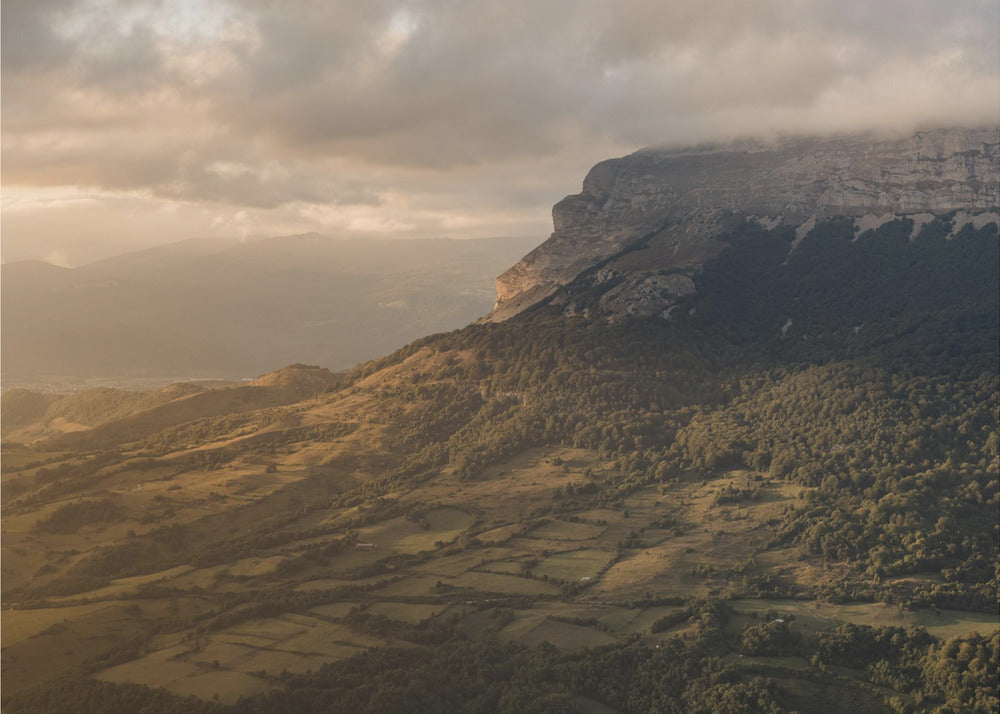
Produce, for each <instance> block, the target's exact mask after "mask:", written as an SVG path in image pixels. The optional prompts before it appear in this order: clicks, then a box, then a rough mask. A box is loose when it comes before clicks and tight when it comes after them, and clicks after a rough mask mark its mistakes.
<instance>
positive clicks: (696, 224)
mask: <svg viewBox="0 0 1000 714" xmlns="http://www.w3.org/2000/svg"><path fill="white" fill-rule="evenodd" d="M998 196H1000V131H998V130H997V128H995V127H993V128H984V129H937V130H933V131H925V132H920V133H918V134H916V135H914V136H911V137H906V138H896V139H885V138H878V137H874V136H846V137H839V138H828V139H788V140H785V141H781V142H777V143H775V144H760V143H744V144H734V145H727V146H706V147H694V148H689V149H680V150H645V151H640V152H638V153H635V154H632V155H631V156H626V157H624V158H622V159H614V160H611V161H605V162H602V163H600V164H598V165H597V166H595V167H594V168H593V169H592V170H591V171H590V173H589V174H588V175H587V177H586V179H584V182H583V191H582V192H581V193H579V194H577V195H575V196H568V197H567V198H565V199H563V200H562V201H560V202H559V203H558V204H556V206H555V207H554V208H553V209H552V219H553V223H554V225H555V232H554V233H553V234H552V236H551V237H550V238H549V239H548V240H547V241H545V242H544V243H543V244H542V245H540V246H538V247H537V248H535V249H534V250H533V251H531V252H530V253H529V254H528V255H526V256H525V257H524V258H523V259H522V260H521V261H520V262H518V263H517V264H516V265H514V266H513V267H512V268H510V269H509V270H507V271H506V272H505V273H504V274H503V275H501V276H500V277H499V278H498V279H497V301H496V306H495V308H494V310H493V312H492V313H491V315H490V318H489V319H491V320H494V321H497V320H504V319H507V318H509V317H510V316H512V315H515V314H517V313H518V312H520V311H522V310H524V309H526V308H527V307H530V306H531V305H533V304H535V303H537V302H539V301H540V300H542V299H544V298H546V297H548V296H549V295H551V294H552V293H553V292H555V290H557V289H558V288H559V287H560V286H562V285H566V284H567V283H569V282H570V281H572V280H573V279H574V278H576V277H577V276H578V275H580V274H581V273H582V272H583V271H585V270H588V269H594V268H595V267H596V266H598V264H601V266H602V267H603V268H604V269H603V270H602V271H601V272H600V274H599V276H598V279H599V280H604V281H607V280H610V279H612V278H614V277H617V276H620V275H627V276H628V277H627V280H626V282H625V284H624V285H622V286H621V287H620V288H619V290H618V291H617V293H616V295H611V296H609V297H608V300H607V305H608V306H611V305H613V308H612V309H613V310H615V311H617V312H628V313H630V314H631V313H634V312H635V311H637V310H638V311H639V312H642V313H645V314H653V313H654V312H657V311H660V310H662V309H669V308H670V307H671V306H672V305H673V304H675V302H676V301H675V300H673V299H672V297H675V296H681V295H683V294H685V293H686V291H689V290H691V289H692V287H693V286H692V283H691V280H690V277H691V275H692V274H694V273H696V272H697V271H698V270H699V269H700V267H701V266H702V265H703V264H704V263H706V262H707V261H709V260H711V259H712V258H715V257H716V256H718V255H719V253H720V252H721V251H722V250H723V248H724V246H723V245H722V244H721V243H720V242H719V241H718V240H717V238H718V236H719V235H720V234H721V233H723V232H725V231H726V230H727V229H729V228H731V227H732V226H733V225H734V221H735V222H739V221H743V220H756V221H758V222H759V223H761V224H762V225H765V226H767V227H769V228H773V227H777V226H786V227H792V228H795V229H796V239H797V240H801V239H802V238H803V237H804V236H805V235H806V234H807V233H808V232H809V231H810V230H811V228H812V227H813V226H814V225H815V224H816V222H817V221H823V220H825V219H828V218H831V217H833V216H842V217H849V218H852V219H854V223H855V225H854V228H855V231H856V232H858V233H861V232H864V231H867V230H872V229H875V228H877V227H878V226H880V225H883V224H885V223H888V222H890V221H892V220H898V219H902V218H908V219H910V220H912V221H913V228H912V231H913V232H914V234H915V233H916V232H917V231H918V230H919V229H920V228H921V227H922V226H923V225H925V224H926V223H928V222H929V221H931V220H932V219H933V218H934V216H936V215H943V214H955V215H954V219H955V222H956V225H955V226H954V229H955V231H958V230H960V229H961V228H962V227H963V226H964V225H966V223H967V222H970V221H971V222H972V224H973V225H974V227H975V228H980V227H982V226H983V225H986V224H987V223H989V222H991V221H997V220H998V219H1000V217H998V214H997V207H998V204H1000V199H998ZM626 250H628V251H630V252H632V251H637V252H635V253H634V254H632V255H630V256H628V258H627V259H625V260H624V262H622V263H614V262H612V263H610V264H608V265H604V263H605V261H608V260H610V259H612V258H613V257H614V256H616V255H618V254H619V253H622V252H623V251H626ZM649 263H652V265H651V266H649V265H648V264H649ZM647 267H651V268H652V270H647V269H645V268H647ZM668 274H669V275H673V276H675V277H673V278H670V279H666V278H664V277H660V276H665V275H668ZM654 293H655V294H657V296H658V297H657V299H651V296H652V294H654ZM630 296H631V297H630ZM639 296H641V297H639Z"/></svg>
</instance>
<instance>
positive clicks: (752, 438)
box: [2, 205, 1000, 714]
mask: <svg viewBox="0 0 1000 714" xmlns="http://www.w3.org/2000/svg"><path fill="white" fill-rule="evenodd" d="M629 215H631V216H632V217H633V218H635V217H636V215H637V214H636V213H634V212H633V213H630V214H629ZM988 215H989V211H988V210H976V211H973V210H969V211H964V212H960V211H959V209H958V208H956V207H955V206H951V205H949V206H946V207H944V208H942V209H940V210H938V211H937V212H936V213H933V214H932V215H931V217H930V218H928V219H926V220H923V219H921V220H919V221H918V220H917V219H915V218H914V217H913V216H911V215H902V214H901V215H900V216H894V217H890V218H887V219H886V220H884V221H881V222H880V223H878V224H877V225H876V224H874V223H873V224H871V225H869V224H867V223H862V222H861V220H860V219H859V218H857V217H856V216H852V215H850V214H837V213H832V214H830V215H825V216H817V217H816V218H815V220H810V218H811V216H809V217H805V218H803V219H802V220H803V221H804V223H798V224H796V223H793V222H780V221H779V222H774V221H771V220H767V219H766V218H763V217H756V218H754V217H751V218H749V219H748V218H747V217H746V216H742V217H741V216H734V215H727V216H725V219H724V220H721V222H720V223H719V224H717V225H716V226H715V227H714V228H713V229H712V231H711V235H710V238H711V241H712V245H713V246H714V248H713V250H712V252H711V254H707V253H703V254H701V255H699V257H698V258H697V261H696V263H697V267H695V264H694V263H692V264H690V265H689V266H688V269H685V270H680V269H678V268H677V267H676V264H675V263H670V262H669V261H673V260H676V259H677V255H678V254H679V253H680V249H678V251H677V252H674V251H673V250H672V249H670V250H667V249H666V248H665V247H664V245H660V244H658V243H657V242H656V241H654V240H642V241H628V242H627V244H625V245H624V246H618V247H617V248H615V249H614V250H611V251H610V252H609V253H608V254H606V255H602V256H601V257H600V258H599V259H597V260H596V262H594V263H591V264H588V265H585V266H583V267H582V268H581V269H580V270H579V271H578V272H575V273H574V274H573V275H570V276H568V277H566V278H565V280H564V282H562V283H560V284H559V285H557V286H555V287H553V288H552V290H551V291H550V292H548V294H547V295H545V296H544V298H542V299H539V300H536V301H535V302H533V303H532V305H531V306H530V309H522V310H519V311H517V312H516V314H511V315H507V316H505V317H506V319H503V320H497V321H495V322H483V323H481V324H473V325H469V326H467V327H465V328H462V329H460V330H455V331H453V332H450V333H445V334H439V335H434V336H430V337H426V338H423V339H420V340H418V341H416V342H413V343H411V344H409V345H408V346H407V347H404V348H402V349H400V350H398V351H396V352H394V353H392V354H391V355H389V356H387V357H384V358H381V359H378V360H375V361H372V362H368V363H365V364H362V365H360V366H358V367H356V368H354V369H352V370H350V371H348V372H345V373H341V374H338V375H333V374H330V373H326V372H324V371H322V370H318V369H317V368H307V367H302V366H301V365H293V366H292V367H290V368H287V369H286V370H281V371H279V372H277V373H274V374H270V375H265V376H264V377H262V378H260V379H259V380H258V381H257V382H255V383H254V384H248V385H241V386H234V387H225V388H221V389H216V390H201V391H197V392H192V393H191V394H189V395H178V397H177V398H173V399H168V400H166V401H162V402H157V401H156V400H157V399H159V398H158V397H156V396H155V395H156V393H155V392H154V393H152V394H151V395H149V397H148V398H149V400H150V401H149V402H148V403H141V402H140V400H139V398H138V397H136V398H129V399H128V400H124V399H123V400H121V403H122V406H120V407H119V408H118V409H111V408H110V406H109V407H106V408H102V409H91V410H90V411H89V412H88V413H91V414H93V415H94V416H92V417H91V418H90V420H89V421H88V422H86V423H84V421H85V420H82V419H80V420H79V421H78V422H76V423H78V424H79V425H80V427H82V428H80V429H78V430H76V431H74V432H73V433H71V434H66V435H64V436H58V435H49V436H45V437H44V438H43V439H42V440H40V441H37V442H32V443H27V444H26V443H23V442H24V441H27V440H22V441H20V442H17V443H15V442H16V441H17V440H15V439H14V438H13V436H12V435H10V436H6V437H5V439H6V441H5V444H4V453H3V481H2V487H3V491H2V493H3V531H4V533H3V560H2V563H3V573H2V587H3V601H4V605H5V610H4V622H3V624H4V628H3V646H4V658H3V666H4V671H3V677H4V681H3V685H4V697H5V701H4V708H5V710H6V711H10V712H15V713H16V712H57V711H58V712H64V711H65V712H72V711H81V712H82V711H88V710H89V711H93V710H100V708H102V707H103V708H104V709H105V710H109V711H110V710H114V709H124V710H132V709H134V710H140V709H142V710H144V711H148V712H169V711H204V712H220V713H221V712H239V713H244V712H272V711H295V712H300V711H304V712H310V711H316V712H320V711H324V712H383V711H385V712H388V711H417V710H422V711H441V712H444V711H473V712H511V713H513V712H609V711H610V712H680V711H684V712H704V713H705V714H708V713H709V712H712V713H716V712H721V713H723V714H730V713H731V714H736V713H737V712H746V713H748V714H749V713H750V712H787V711H799V712H806V711H808V712H831V713H832V712H841V711H851V710H854V711H858V712H899V711H907V712H917V711H938V712H950V711H972V712H991V711H996V709H997V707H998V706H1000V704H998V700H997V698H996V689H997V671H998V664H1000V663H998V657H1000V633H998V624H1000V623H998V617H997V614H996V603H997V600H998V584H997V573H998V572H1000V569H998V566H1000V558H998V533H1000V529H998V526H997V517H996V514H997V511H998V508H1000V496H998V468H1000V462H998V449H1000V427H998V423H997V414H998V408H1000V399H998V393H1000V390H998V387H1000V378H998V375H997V370H996V365H997V363H998V359H1000V352H998V342H1000V328H998V316H1000V305H998V295H1000V277H998V276H1000V271H998V267H1000V240H998V226H997V222H996V221H995V220H987V218H986V217H988ZM640 219H641V216H640V217H639V218H636V220H640ZM596 220H598V221H601V220H604V219H603V218H600V217H599V218H598V219H596ZM803 225H805V228H803V227H802V226H803ZM689 228H690V226H689ZM557 230H558V227H557ZM594 230H595V231H596V229H594ZM580 235H581V236H582V235H583V234H582V233H581V234H580ZM691 235H692V236H693V234H691ZM580 240H581V241H583V238H582V237H581V238H580ZM586 247H587V246H586V245H579V246H577V248H578V250H579V253H581V254H582V253H583V252H585V249H586ZM550 248H551V246H550ZM546 250H549V249H546ZM602 250H603V249H602ZM574 255H575V254H574ZM571 257H572V256H571ZM663 261H666V262H663ZM574 270H576V269H575V268H574ZM560 280H562V278H560ZM643 285H645V286H646V287H641V286H643ZM651 285H653V286H654V287H656V286H658V289H657V290H652V289H651V288H650V286H651ZM546 290H548V288H546ZM643 306H648V307H643ZM260 390H274V394H273V396H272V397H270V398H268V400H266V401H261V400H258V396H257V395H259V394H260V393H261V391H260ZM250 395H253V396H250ZM98 396H99V395H95V397H94V399H93V400H92V401H93V402H94V403H100V404H109V403H110V402H108V401H107V400H105V401H101V399H99V398H98ZM15 397H16V399H15V401H14V404H15V407H16V408H17V409H20V412H19V413H20V414H21V415H22V416H21V419H20V423H21V424H24V425H23V426H19V428H20V429H21V430H22V433H28V432H27V431H24V430H30V429H32V428H37V427H38V425H40V424H44V423H45V420H46V419H50V418H52V417H54V416H55V415H56V414H59V415H63V414H65V415H69V414H76V413H78V412H72V411H70V410H69V409H68V406H67V405H63V407H60V406H59V404H60V402H59V401H58V400H56V401H53V400H52V398H47V397H42V396H32V395H30V394H28V393H16V395H15ZM6 399H7V397H6V395H5V400H6ZM282 400H285V401H282ZM88 403H90V401H88ZM194 406H197V408H193V407H194ZM189 407H192V408H190V409H189ZM4 408H5V410H6V409H7V408H8V407H7V406H6V404H5V407H4ZM213 409H214V410H215V411H212V410H213ZM78 411H79V410H78ZM65 418H68V416H66V417H65ZM11 607H14V608H16V609H15V610H13V611H11V610H10V608H11ZM57 678H58V679H57ZM39 685H41V686H39ZM156 687H164V688H165V689H166V691H163V690H156V689H152V688H156ZM185 697H188V698H186V699H185Z"/></svg>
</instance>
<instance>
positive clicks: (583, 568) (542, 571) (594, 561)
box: [531, 549, 615, 582]
mask: <svg viewBox="0 0 1000 714" xmlns="http://www.w3.org/2000/svg"><path fill="white" fill-rule="evenodd" d="M614 557H615V554H614V553H613V552H612V551H609V550H596V549H584V550H571V551H567V552H565V553H556V554H555V555H550V556H549V557H548V558H546V559H545V560H543V561H542V562H541V563H540V564H539V565H537V566H535V567H534V568H532V570H531V573H532V575H534V576H535V577H538V578H540V577H546V576H547V577H549V578H552V579H554V580H565V581H567V582H579V581H582V580H583V579H584V578H588V579H589V578H595V577H597V575H598V573H600V571H601V569H602V568H604V567H605V566H606V565H607V564H608V563H610V562H611V560H612V558H614Z"/></svg>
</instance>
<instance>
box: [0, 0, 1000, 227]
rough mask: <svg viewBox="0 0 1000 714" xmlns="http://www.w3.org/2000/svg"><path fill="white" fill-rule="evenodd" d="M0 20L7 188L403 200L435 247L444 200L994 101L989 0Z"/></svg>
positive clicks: (183, 3)
mask: <svg viewBox="0 0 1000 714" xmlns="http://www.w3.org/2000/svg"><path fill="white" fill-rule="evenodd" d="M2 13H3V18H2V20H3V22H2V28H3V44H2V51H3V80H4V82H3V120H4V137H3V161H4V169H5V182H6V183H7V184H15V185H21V186H35V187H46V186H57V185H67V186H80V187H92V188H95V189H99V190H106V191H113V192H123V191H137V192H141V193H143V195H146V196H152V197H160V198H163V199H165V200H172V201H192V202H201V203H208V204H219V205H231V206H236V207H238V206H248V207H258V208H264V209H270V208H276V207H280V206H284V205H292V204H313V205H323V206H326V205H341V206H347V205H364V206H371V205H386V206H388V205H390V204H391V205H393V206H395V207H396V209H397V210H398V211H400V212H401V213H397V214H396V219H398V220H396V219H394V220H395V221H396V222H395V224H394V225H397V226H400V225H419V226H421V227H423V226H428V228H427V230H432V229H433V227H434V225H435V224H434V221H433V220H432V219H430V218H428V215H430V214H432V213H434V212H437V211H445V210H446V209H445V208H443V206H445V205H454V206H458V207H460V208H461V210H463V211H465V214H464V215H465V218H463V219H462V220H466V219H467V218H468V215H471V214H473V213H475V212H476V211H480V212H481V213H482V214H483V215H488V214H489V213H490V212H491V211H493V212H496V211H500V210H505V211H511V210H517V206H516V205H511V203H512V202H513V203H515V204H516V203H517V201H523V203H521V204H520V206H521V208H523V209H525V210H527V209H528V208H530V209H531V210H536V209H537V206H538V204H539V202H540V201H541V200H544V201H548V200H549V199H550V198H551V197H552V196H550V195H547V194H545V192H542V194H543V196H542V198H541V199H540V198H538V195H539V187H540V186H545V185H549V186H553V187H554V188H553V189H552V190H553V191H554V192H555V193H554V197H558V195H559V194H561V193H566V192H568V191H569V190H572V188H573V186H574V185H578V182H579V178H580V175H579V174H580V172H581V171H582V169H584V168H585V167H586V166H587V165H589V164H591V163H593V162H594V161H597V160H599V159H601V158H606V157H607V156H608V155H610V154H612V153H623V152H625V151H629V150H632V149H635V148H638V147H640V146H642V145H647V144H659V143H671V142H688V141H700V140H706V139H713V138H720V139H726V138H730V137H732V136H735V135H739V134H766V133H769V132H800V131H809V132H816V131H840V130H852V129H860V128H869V127H875V128H882V129H893V128H896V129H900V130H904V129H908V128H912V127H913V126H914V125H917V124H921V123H937V124H940V123H946V122H971V123H976V122H979V123H982V122H985V121H996V120H997V112H998V105H1000V89H998V86H1000V68H998V65H1000V45H998V31H997V27H998V25H1000V5H998V4H997V3H996V2H995V0H986V1H983V0H962V1H956V2H949V3H943V2H939V1H938V0H924V1H922V2H913V1H911V0H886V1H884V2H878V3H873V2H870V0H844V1H840V2H833V1H832V0H831V1H819V0H817V1H814V2H808V1H806V0H797V1H796V0H792V1H789V0H759V1H758V2H745V1H742V0H700V1H697V2H696V1H694V0H690V1H688V2H676V1H675V2H662V0H657V1H655V2H654V1H651V0H619V1H618V2H607V0H601V1H599V2H598V1H596V0H579V1H578V0H548V1H538V2H525V3H516V4H514V3H509V2H503V3H501V2H475V3H470V2H467V1H464V0H424V1H420V0H414V1H413V2H401V1H394V0H373V1H370V2H354V1H347V0H343V1H340V2H336V1H323V2H296V3H288V2H276V1H273V2H268V1H265V0H258V1H248V2H232V3H224V2H207V1H199V0H118V1H113V0H80V1H76V2H58V1H55V0H45V1H43V2H40V1H39V0H5V2H4V3H3V5H2ZM501 182H507V184H506V186H507V187H506V188H505V189H503V190H501V188H500V184H501ZM477 187H478V188H477ZM533 197H534V198H533ZM449 202H450V203H449ZM418 203H420V205H419V206H418V205H417V204H418ZM428 207H430V208H428ZM418 210H423V211H424V215H421V216H416V215H414V216H411V218H404V217H402V216H403V213H405V212H406V211H418ZM435 215H436V214H435ZM456 224H461V221H458V222H457V223H456Z"/></svg>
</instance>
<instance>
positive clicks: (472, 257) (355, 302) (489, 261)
mask: <svg viewBox="0 0 1000 714" xmlns="http://www.w3.org/2000/svg"><path fill="white" fill-rule="evenodd" d="M528 247H529V244H528V243H527V242H525V241H524V240H523V239H500V238H497V239H487V240H471V241H461V240H446V239H441V240H418V241H401V240H396V241H391V240H388V241H380V240H376V241H367V240H339V239H332V238H327V237H324V236H320V235H315V234H312V235H300V236H287V237H281V238H272V239H262V240H254V241H248V242H245V243H240V242H237V241H226V240H190V241H182V242H179V243H174V244H170V245H165V246H157V247H155V248H150V249H146V250H142V251H136V252H134V253H129V254H126V255H121V256H117V257H114V258H109V259H106V260H102V261H98V262H96V263H93V264H90V265H85V266H82V267H80V268H76V269H66V268H57V267H55V266H49V265H46V264H43V263H39V262H23V263H13V264H6V265H4V266H3V268H2V291H3V296H2V297H3V308H2V309H3V315H2V318H3V322H2V330H3V341H2V350H3V355H2V357H3V379H4V384H5V386H8V387H9V386H14V385H17V384H30V383H33V382H43V383H44V382H56V383H58V382H59V381H60V380H66V378H76V379H81V378H84V377H86V378H94V377H107V378H118V379H119V380H120V381H122V382H127V381H128V380H129V379H130V378H131V379H137V378H142V377H146V378H159V379H160V380H161V382H162V380H163V379H164V378H170V377H173V378H174V379H176V378H178V377H192V376H194V377H243V376H247V375H253V374H259V373H261V372H264V371H266V370H269V369H274V368H275V367H277V366H280V365H282V364H287V363H290V362H301V361H307V362H310V363H313V364H322V365H324V366H327V367H331V368H334V369H343V368H345V367H349V366H351V365H353V364H356V363H357V362H360V361H362V360H365V359H371V358H373V357H376V356H378V355H380V354H384V353H386V352H388V351H391V350H393V349H396V348H398V347H400V346H402V345H404V344H406V343H407V342H409V341H410V340H413V339H416V338H418V337H421V336H423V335H426V334H428V333H432V332H440V331H442V330H449V329H455V328H457V327H461V326H462V325H465V324H467V323H468V322H469V321H471V320H473V319H475V318H476V317H478V316H480V315H482V314H483V313H484V312H486V311H487V310H488V309H489V305H490V303H491V301H492V287H491V285H492V278H493V276H494V275H496V273H497V272H499V270H501V269H502V267H503V266H504V265H506V264H509V263H510V262H511V261H513V260H515V259H516V258H517V257H518V256H520V255H522V254H523V253H524V252H525V251H526V250H527V249H528Z"/></svg>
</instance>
